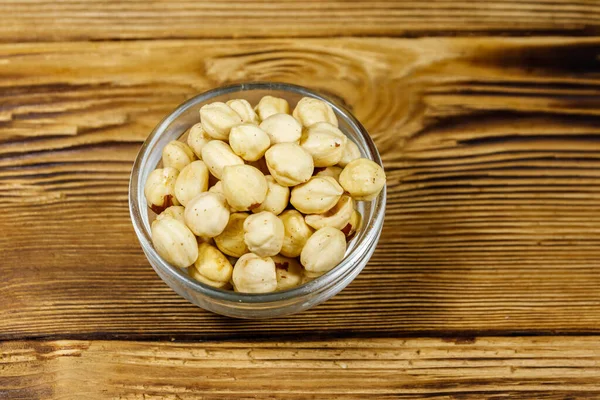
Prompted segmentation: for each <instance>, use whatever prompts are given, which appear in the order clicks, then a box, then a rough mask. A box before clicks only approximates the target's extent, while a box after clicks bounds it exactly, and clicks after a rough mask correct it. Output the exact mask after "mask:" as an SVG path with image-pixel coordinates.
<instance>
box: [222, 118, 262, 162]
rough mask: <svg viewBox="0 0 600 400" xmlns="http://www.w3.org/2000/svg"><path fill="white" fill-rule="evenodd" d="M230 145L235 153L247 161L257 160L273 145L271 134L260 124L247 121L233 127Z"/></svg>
mask: <svg viewBox="0 0 600 400" xmlns="http://www.w3.org/2000/svg"><path fill="white" fill-rule="evenodd" d="M229 145H230V146H231V149H232V150H233V152H234V153H235V154H237V155H238V156H240V157H242V158H243V159H244V160H246V161H256V160H258V159H260V158H262V157H263V156H264V155H265V152H266V151H267V150H268V149H269V146H271V140H270V139H269V135H267V133H266V132H265V131H263V130H262V129H260V128H259V127H258V126H256V125H253V124H250V123H245V124H241V125H238V126H234V127H233V128H231V133H230V134H229Z"/></svg>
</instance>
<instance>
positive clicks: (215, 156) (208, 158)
mask: <svg viewBox="0 0 600 400" xmlns="http://www.w3.org/2000/svg"><path fill="white" fill-rule="evenodd" d="M202 160H203V161H204V163H205V164H206V166H207V167H208V169H209V171H210V173H211V174H213V175H214V176H215V177H216V178H217V179H221V177H222V175H223V169H224V168H225V167H226V166H228V165H242V164H244V160H242V159H241V158H240V157H238V156H237V155H236V154H235V153H234V152H233V150H231V147H229V145H228V144H227V143H225V142H222V141H220V140H211V141H210V142H208V143H207V144H206V145H205V146H204V147H203V148H202Z"/></svg>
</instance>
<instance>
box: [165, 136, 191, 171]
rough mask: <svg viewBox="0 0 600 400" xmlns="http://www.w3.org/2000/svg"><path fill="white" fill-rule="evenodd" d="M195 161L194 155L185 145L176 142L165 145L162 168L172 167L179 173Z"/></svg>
mask: <svg viewBox="0 0 600 400" xmlns="http://www.w3.org/2000/svg"><path fill="white" fill-rule="evenodd" d="M195 159H196V155H195V154H194V152H193V151H192V149H191V148H190V146H188V145H187V144H185V143H183V142H180V141H178V140H173V141H170V142H169V143H167V145H166V146H165V148H164V149H163V152H162V162H163V167H173V168H175V169H177V170H179V171H181V170H182V169H183V168H184V167H185V166H186V165H188V164H189V163H191V162H192V161H194V160H195Z"/></svg>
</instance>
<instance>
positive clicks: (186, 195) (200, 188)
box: [175, 160, 208, 206]
mask: <svg viewBox="0 0 600 400" xmlns="http://www.w3.org/2000/svg"><path fill="white" fill-rule="evenodd" d="M207 189H208V168H206V165H205V164H204V162H203V161H201V160H197V161H194V162H192V163H191V164H188V165H187V166H186V167H184V168H183V169H182V170H181V172H180V173H179V176H178V177H177V180H176V181H175V197H177V201H179V202H180V203H181V204H182V205H184V206H185V205H187V203H188V201H190V200H191V199H193V198H194V197H196V196H197V195H199V194H200V193H202V192H206V190H207Z"/></svg>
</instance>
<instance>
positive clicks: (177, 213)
mask: <svg viewBox="0 0 600 400" xmlns="http://www.w3.org/2000/svg"><path fill="white" fill-rule="evenodd" d="M184 211H185V208H183V206H171V207H168V208H166V209H165V211H163V212H161V213H160V214H158V216H157V217H156V219H157V220H161V219H163V218H175V219H176V220H177V221H179V222H181V223H183V224H185V220H184V219H183V212H184Z"/></svg>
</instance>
